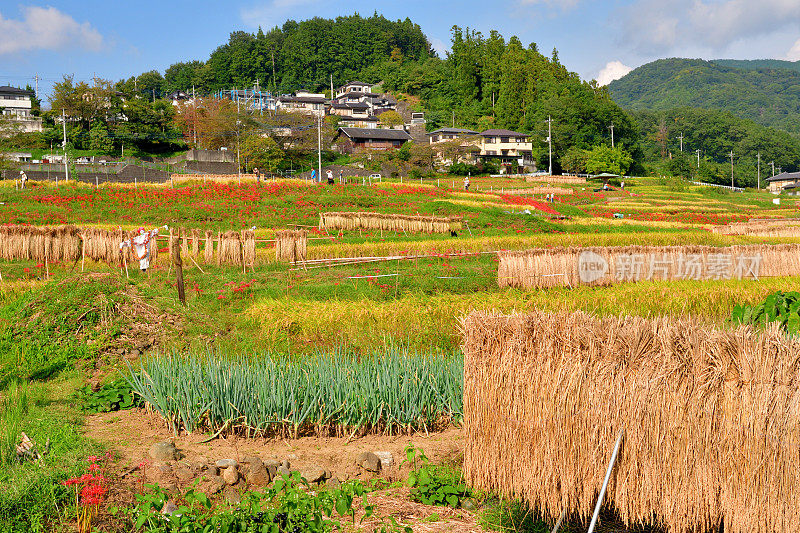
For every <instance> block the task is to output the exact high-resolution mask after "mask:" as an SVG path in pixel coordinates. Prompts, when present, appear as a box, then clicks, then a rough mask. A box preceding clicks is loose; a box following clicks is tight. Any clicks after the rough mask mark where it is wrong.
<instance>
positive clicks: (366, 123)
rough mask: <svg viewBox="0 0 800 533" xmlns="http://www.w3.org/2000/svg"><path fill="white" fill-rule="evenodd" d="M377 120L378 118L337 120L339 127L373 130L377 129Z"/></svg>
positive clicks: (346, 117) (345, 117)
mask: <svg viewBox="0 0 800 533" xmlns="http://www.w3.org/2000/svg"><path fill="white" fill-rule="evenodd" d="M378 120H379V119H378V117H360V116H359V117H356V116H349V117H348V116H343V117H341V118H340V119H339V127H340V128H365V129H375V128H377V127H378Z"/></svg>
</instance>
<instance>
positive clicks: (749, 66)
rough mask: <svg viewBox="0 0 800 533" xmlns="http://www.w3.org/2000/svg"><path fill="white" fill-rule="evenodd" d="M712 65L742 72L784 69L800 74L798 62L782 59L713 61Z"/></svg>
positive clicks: (799, 62) (799, 63)
mask: <svg viewBox="0 0 800 533" xmlns="http://www.w3.org/2000/svg"><path fill="white" fill-rule="evenodd" d="M714 63H716V64H717V65H722V66H723V67H732V68H739V69H742V70H761V69H766V68H769V69H786V70H796V71H798V72H800V61H785V60H783V59H715V60H714Z"/></svg>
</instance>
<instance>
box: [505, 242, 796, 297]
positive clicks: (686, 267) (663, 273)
mask: <svg viewBox="0 0 800 533" xmlns="http://www.w3.org/2000/svg"><path fill="white" fill-rule="evenodd" d="M499 258H500V264H499V267H498V271H497V280H498V284H499V286H500V287H518V288H546V287H561V286H570V287H572V286H575V285H581V284H588V285H611V284H613V283H619V282H626V281H644V280H679V279H731V278H738V279H741V278H754V277H779V276H797V275H800V245H797V244H780V245H751V246H730V247H725V248H717V247H711V246H617V247H607V248H547V249H543V248H542V249H534V250H527V251H524V252H501V253H500V254H499ZM596 265H600V266H603V265H604V266H605V268H604V269H602V270H601V271H600V272H599V273H598V275H597V276H596V277H595V276H591V275H589V276H587V270H586V269H587V268H592V267H593V266H596Z"/></svg>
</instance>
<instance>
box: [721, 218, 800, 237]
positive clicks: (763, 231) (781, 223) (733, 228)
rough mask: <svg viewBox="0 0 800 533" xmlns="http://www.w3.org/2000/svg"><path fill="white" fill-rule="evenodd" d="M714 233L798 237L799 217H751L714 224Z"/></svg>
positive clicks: (799, 230)
mask: <svg viewBox="0 0 800 533" xmlns="http://www.w3.org/2000/svg"><path fill="white" fill-rule="evenodd" d="M712 231H713V232H714V233H720V234H722V235H751V236H754V237H800V219H797V218H785V219H752V220H750V221H748V222H734V223H732V224H728V225H725V226H714V227H713V228H712Z"/></svg>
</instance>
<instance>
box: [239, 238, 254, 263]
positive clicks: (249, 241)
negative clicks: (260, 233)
mask: <svg viewBox="0 0 800 533" xmlns="http://www.w3.org/2000/svg"><path fill="white" fill-rule="evenodd" d="M241 240H242V261H244V264H245V265H247V266H249V267H251V268H252V267H255V266H256V233H255V232H254V231H253V230H249V229H247V230H244V229H243V230H242V233H241Z"/></svg>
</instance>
